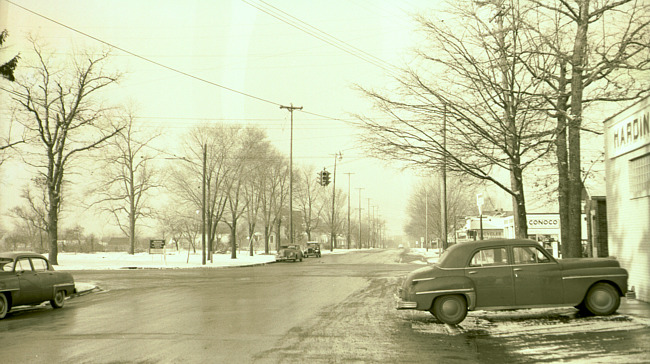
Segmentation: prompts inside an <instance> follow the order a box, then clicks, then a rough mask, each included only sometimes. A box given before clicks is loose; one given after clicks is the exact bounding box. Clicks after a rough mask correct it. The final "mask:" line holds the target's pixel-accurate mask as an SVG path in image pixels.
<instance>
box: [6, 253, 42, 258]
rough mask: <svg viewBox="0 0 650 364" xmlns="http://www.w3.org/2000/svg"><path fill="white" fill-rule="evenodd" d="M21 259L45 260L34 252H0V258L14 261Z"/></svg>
mask: <svg viewBox="0 0 650 364" xmlns="http://www.w3.org/2000/svg"><path fill="white" fill-rule="evenodd" d="M23 257H30V258H45V257H44V256H43V255H41V254H38V253H34V252H0V258H9V259H16V258H23Z"/></svg>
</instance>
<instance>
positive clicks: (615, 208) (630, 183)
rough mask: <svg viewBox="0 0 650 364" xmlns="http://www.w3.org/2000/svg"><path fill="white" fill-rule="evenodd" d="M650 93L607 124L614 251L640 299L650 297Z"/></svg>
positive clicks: (609, 220) (610, 235) (610, 227)
mask: <svg viewBox="0 0 650 364" xmlns="http://www.w3.org/2000/svg"><path fill="white" fill-rule="evenodd" d="M649 114H650V97H648V98H645V99H644V100H641V101H639V102H637V103H636V104H634V105H632V106H630V107H628V108H627V109H625V110H623V111H621V112H620V113H618V114H617V115H615V116H613V117H611V118H609V119H607V120H605V121H604V123H605V169H606V185H607V235H608V243H609V244H608V245H609V255H612V256H615V257H617V258H618V260H619V261H620V262H621V265H622V266H623V267H624V268H625V269H627V271H628V273H629V274H630V279H629V283H628V284H629V285H630V286H634V287H635V289H636V292H637V298H638V299H640V300H643V301H646V302H648V301H650V116H649Z"/></svg>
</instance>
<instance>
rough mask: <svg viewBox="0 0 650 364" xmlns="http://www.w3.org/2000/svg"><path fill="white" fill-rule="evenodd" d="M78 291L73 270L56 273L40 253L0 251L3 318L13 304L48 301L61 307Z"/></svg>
mask: <svg viewBox="0 0 650 364" xmlns="http://www.w3.org/2000/svg"><path fill="white" fill-rule="evenodd" d="M74 292H75V286H74V279H73V278H72V275H71V274H70V273H65V272H56V271H54V268H52V265H50V262H48V260H47V259H46V258H45V257H43V256H42V255H40V254H36V253H27V252H11V253H0V319H3V318H4V317H5V316H6V315H7V312H9V310H11V308H12V307H15V306H20V305H37V304H40V303H42V302H45V301H49V302H50V304H51V305H52V307H54V308H61V307H63V304H64V303H65V297H66V296H69V295H71V294H73V293H74Z"/></svg>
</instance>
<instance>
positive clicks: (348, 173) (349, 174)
mask: <svg viewBox="0 0 650 364" xmlns="http://www.w3.org/2000/svg"><path fill="white" fill-rule="evenodd" d="M345 174H347V175H348V249H350V176H351V175H353V174H354V173H351V172H346V173H345Z"/></svg>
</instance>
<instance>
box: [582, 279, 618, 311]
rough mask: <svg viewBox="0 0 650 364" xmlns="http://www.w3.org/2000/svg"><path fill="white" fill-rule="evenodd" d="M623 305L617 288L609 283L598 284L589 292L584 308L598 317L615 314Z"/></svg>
mask: <svg viewBox="0 0 650 364" xmlns="http://www.w3.org/2000/svg"><path fill="white" fill-rule="evenodd" d="M620 304H621V297H620V296H619V295H618V291H616V288H614V287H612V285H611V284H608V283H596V284H595V285H594V286H593V287H591V288H590V289H589V292H587V296H586V297H585V301H584V307H585V308H586V309H587V310H588V311H589V312H591V313H592V314H594V315H596V316H605V315H611V314H613V313H614V312H615V311H616V310H617V309H618V306H619V305H620Z"/></svg>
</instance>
